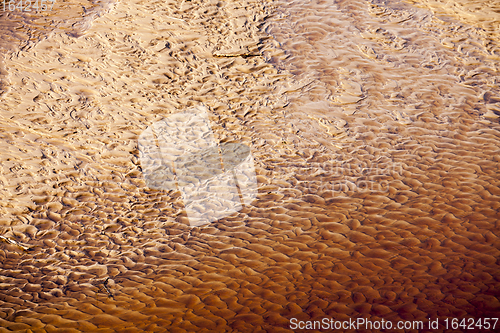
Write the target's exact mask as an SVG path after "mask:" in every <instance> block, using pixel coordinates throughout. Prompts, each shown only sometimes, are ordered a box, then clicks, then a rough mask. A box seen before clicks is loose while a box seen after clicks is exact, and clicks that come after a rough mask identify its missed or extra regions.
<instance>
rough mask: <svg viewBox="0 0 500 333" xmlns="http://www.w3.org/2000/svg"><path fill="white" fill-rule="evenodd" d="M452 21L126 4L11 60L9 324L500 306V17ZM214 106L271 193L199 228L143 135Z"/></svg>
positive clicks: (364, 6) (6, 133)
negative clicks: (155, 180)
mask: <svg viewBox="0 0 500 333" xmlns="http://www.w3.org/2000/svg"><path fill="white" fill-rule="evenodd" d="M492 6H493V5H492ZM440 8H441V7H440ZM457 8H458V7H457ZM460 8H462V7H460ZM433 10H434V11H433ZM450 13H451V11H448V15H451V14H450ZM79 15H80V14H79ZM440 15H444V13H441V12H438V11H437V10H435V9H433V7H432V6H427V5H426V4H425V3H422V2H420V3H419V6H412V5H410V4H399V3H396V2H390V3H388V4H386V5H383V4H377V3H376V2H375V1H374V2H373V3H372V2H366V1H349V2H347V1H346V2H342V1H340V2H337V3H336V4H335V5H332V4H330V3H329V2H322V1H310V2H307V1H304V2H303V3H296V2H295V3H290V4H289V3H286V2H280V1H277V2H270V1H269V2H263V1H257V0H246V1H238V2H235V1H210V0H209V1H197V0H193V1H167V2H155V1H137V0H135V1H127V2H125V1H123V2H119V3H117V4H116V5H112V4H107V5H106V6H105V7H104V9H102V10H101V11H99V15H97V14H95V15H94V16H92V21H90V20H89V21H75V22H73V23H71V24H69V23H67V24H66V25H64V26H63V25H62V26H61V27H59V28H58V29H54V30H50V33H47V34H45V35H44V36H48V37H47V38H40V40H39V41H37V43H36V45H33V46H32V47H29V48H27V49H25V50H22V51H16V52H11V53H9V54H8V56H7V57H6V59H5V61H4V69H5V71H6V72H8V83H5V85H6V86H7V85H8V87H9V88H8V90H7V91H6V92H5V93H4V94H3V95H2V96H1V97H0V126H1V130H0V142H1V145H0V185H1V187H0V199H1V200H0V213H1V214H0V226H2V228H1V229H0V231H1V232H2V233H1V235H2V237H3V238H1V239H0V240H1V241H2V243H0V262H1V263H2V264H1V266H0V269H1V274H0V332H11V331H24V332H167V331H168V332H198V331H200V332H203V331H205V332H290V331H292V329H291V327H290V320H291V319H292V318H296V319H298V320H302V321H307V320H321V319H323V318H333V319H335V320H342V321H343V320H349V319H353V320H354V319H356V318H364V319H366V320H371V321H380V320H382V319H384V320H386V321H391V322H393V323H394V325H395V323H396V322H398V321H401V320H406V321H422V322H424V323H425V329H420V330H416V329H413V330H412V329H409V330H406V331H407V332H417V331H419V332H426V331H429V332H430V331H432V332H437V331H445V327H444V326H443V325H444V319H446V318H450V319H451V318H459V319H462V318H469V317H470V318H476V319H477V318H484V317H495V316H496V317H498V314H499V312H500V302H499V299H498V297H499V294H498V290H499V287H500V275H499V268H498V257H499V255H500V251H499V249H500V241H499V240H498V237H499V234H500V231H499V224H498V223H499V222H498V221H499V215H500V214H499V208H500V189H499V188H500V179H499V177H498V170H499V166H500V154H499V152H500V141H499V137H500V132H499V131H498V129H499V123H498V115H499V114H500V89H499V86H498V82H499V81H498V60H499V59H500V53H499V52H498V50H499V49H498V30H495V29H496V27H495V26H494V25H491V24H487V23H484V22H483V21H480V20H479V21H480V22H483V23H477V22H479V21H478V20H476V21H473V22H476V23H477V25H476V26H474V25H472V23H473V22H472V21H471V20H473V19H471V18H470V17H469V18H468V19H464V20H461V18H462V17H465V16H463V15H462V16H457V17H455V16H453V15H451V16H447V17H446V19H442V18H441V16H440ZM75 17H77V15H76V14H75ZM90 22H92V24H90ZM74 24H80V25H82V24H83V25H85V27H84V28H81V29H80V28H79V30H78V29H77V30H75V31H76V32H72V31H73V30H71V29H70V28H69V27H73V28H74ZM481 24H484V26H483V27H481ZM44 33H46V32H44ZM78 36H79V37H78ZM12 50H16V47H14V46H13V47H12ZM200 105H204V106H206V107H207V109H208V112H209V117H210V120H211V122H212V124H213V127H212V129H213V131H214V134H215V137H216V139H217V140H218V141H219V142H239V143H243V144H246V145H248V146H249V147H250V148H251V150H252V154H253V158H254V161H255V170H256V174H257V180H258V183H259V185H258V186H259V194H258V197H257V200H256V201H254V202H253V203H252V204H251V205H248V206H246V207H244V208H243V209H242V210H241V211H239V212H238V213H236V214H233V215H231V216H229V217H226V218H222V219H220V220H218V221H216V222H213V223H210V224H208V225H205V226H201V227H190V226H189V223H188V218H187V215H186V213H185V212H184V211H183V208H184V206H183V201H182V198H181V195H180V192H179V191H159V190H153V189H150V188H148V187H147V186H146V182H145V180H144V177H143V175H142V169H141V163H140V160H139V150H138V143H137V140H138V137H139V135H140V134H141V133H142V131H144V130H145V129H146V128H147V127H148V126H150V125H151V124H152V123H154V122H156V121H159V120H161V119H163V118H164V117H167V116H168V115H170V114H172V113H176V112H180V111H183V110H186V109H188V108H190V107H193V106H200ZM429 318H431V319H436V318H439V319H440V326H439V329H429V328H428V324H427V323H428V320H429ZM499 325H500V324H499ZM344 331H346V332H349V331H354V330H344ZM361 331H373V332H375V331H378V330H376V329H372V330H370V329H361ZM448 331H451V328H449V329H448Z"/></svg>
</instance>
